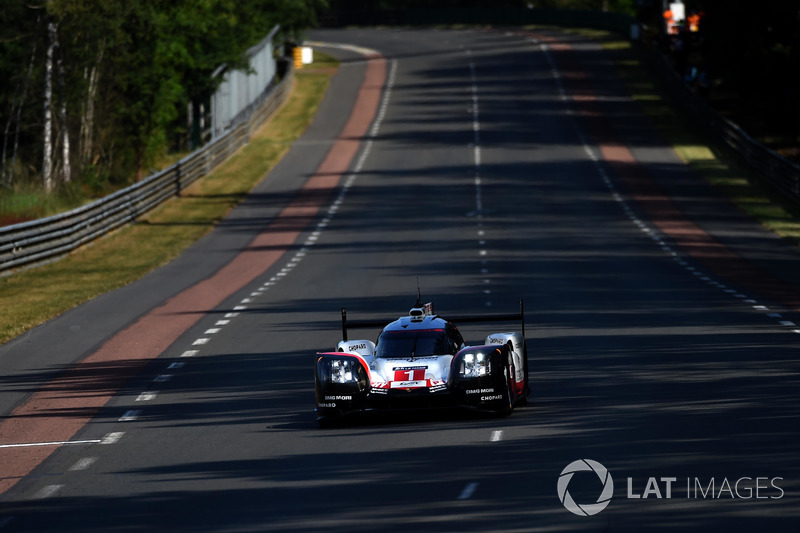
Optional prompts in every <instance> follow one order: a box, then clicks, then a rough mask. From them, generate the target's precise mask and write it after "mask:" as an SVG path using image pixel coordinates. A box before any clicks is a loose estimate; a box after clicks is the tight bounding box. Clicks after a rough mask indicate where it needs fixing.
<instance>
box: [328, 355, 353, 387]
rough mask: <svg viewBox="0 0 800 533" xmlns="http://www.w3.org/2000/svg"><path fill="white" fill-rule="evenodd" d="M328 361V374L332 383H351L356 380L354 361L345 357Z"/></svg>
mask: <svg viewBox="0 0 800 533" xmlns="http://www.w3.org/2000/svg"><path fill="white" fill-rule="evenodd" d="M329 363H330V365H331V366H330V376H331V382H332V383H353V382H355V381H358V374H357V372H356V369H355V362H354V361H350V360H347V359H334V360H333V361H329Z"/></svg>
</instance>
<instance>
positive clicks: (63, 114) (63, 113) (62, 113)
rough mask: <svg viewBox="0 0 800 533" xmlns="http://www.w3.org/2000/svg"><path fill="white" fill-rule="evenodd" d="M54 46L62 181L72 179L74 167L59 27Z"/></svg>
mask: <svg viewBox="0 0 800 533" xmlns="http://www.w3.org/2000/svg"><path fill="white" fill-rule="evenodd" d="M53 48H54V49H55V50H56V52H58V55H57V59H56V70H57V72H58V91H59V92H60V93H61V106H60V108H59V113H58V120H59V121H60V122H61V159H62V161H61V183H69V182H70V181H72V168H71V166H70V163H69V127H68V126H67V85H66V83H65V82H64V61H62V57H63V56H62V53H61V45H60V44H59V42H58V32H57V29H54V30H53Z"/></svg>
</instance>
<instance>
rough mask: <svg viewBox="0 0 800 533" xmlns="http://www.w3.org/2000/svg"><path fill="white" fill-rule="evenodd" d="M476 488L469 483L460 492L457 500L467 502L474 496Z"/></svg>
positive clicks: (476, 485) (474, 484)
mask: <svg viewBox="0 0 800 533" xmlns="http://www.w3.org/2000/svg"><path fill="white" fill-rule="evenodd" d="M477 488H478V484H477V483H469V484H467V486H466V487H464V490H462V491H461V494H459V495H458V499H459V500H469V499H470V498H472V495H473V494H475V489H477Z"/></svg>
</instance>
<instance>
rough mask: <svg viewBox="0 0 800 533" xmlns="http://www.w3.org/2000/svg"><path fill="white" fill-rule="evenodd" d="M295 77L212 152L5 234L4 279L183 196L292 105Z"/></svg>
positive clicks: (245, 114)
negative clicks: (288, 99) (280, 109)
mask: <svg viewBox="0 0 800 533" xmlns="http://www.w3.org/2000/svg"><path fill="white" fill-rule="evenodd" d="M293 75H294V71H293V70H291V67H289V69H288V70H287V73H286V76H284V78H283V79H282V80H281V81H280V83H277V84H268V85H267V87H266V89H265V90H264V91H263V92H262V93H261V94H260V95H258V96H257V98H255V99H254V101H253V102H251V103H250V104H249V105H248V106H246V107H245V108H243V109H241V110H239V112H238V113H237V117H236V119H235V120H234V121H233V123H232V124H231V125H230V127H229V128H228V129H227V131H225V133H223V134H222V135H220V136H219V137H217V138H216V139H214V140H213V141H211V142H210V143H209V144H207V145H206V146H204V147H202V148H200V149H198V150H196V151H194V152H192V153H191V154H190V155H188V156H186V157H185V158H183V159H181V160H180V161H178V162H177V163H176V164H174V165H172V166H171V167H169V168H166V169H164V170H162V171H161V172H158V173H156V174H153V175H151V176H148V177H147V178H145V179H144V180H142V181H140V182H138V183H136V184H135V185H132V186H130V187H127V188H125V189H122V190H120V191H117V192H116V193H114V194H111V195H109V196H106V197H104V198H101V199H99V200H96V201H94V202H92V203H90V204H87V205H85V206H83V207H80V208H78V209H74V210H72V211H69V212H66V213H62V214H60V215H55V216H52V217H47V218H43V219H39V220H32V221H30V222H23V223H21V224H15V225H13V226H7V227H4V228H0V275H3V274H8V273H10V272H11V271H13V270H15V269H20V268H28V267H32V266H36V265H40V264H43V263H47V262H50V261H54V260H56V259H58V258H59V257H62V256H64V255H66V254H67V253H69V252H70V251H72V250H74V249H76V248H77V247H79V246H81V245H83V244H85V243H87V242H89V241H91V240H93V239H96V238H97V237H100V236H101V235H103V234H105V233H108V232H109V231H111V230H113V229H115V228H118V227H119V226H122V225H123V224H127V223H129V222H132V221H134V220H135V219H136V218H137V217H139V216H140V215H142V214H144V213H146V212H147V211H149V210H150V209H152V208H154V207H156V206H157V205H159V204H160V203H162V202H163V201H165V200H167V199H168V198H170V197H172V196H176V195H180V192H181V191H182V190H183V189H185V188H186V187H187V186H188V185H189V184H191V183H192V182H194V181H195V180H197V179H198V178H201V177H202V176H205V175H206V174H208V173H209V172H210V171H211V170H212V169H214V168H215V167H216V166H217V165H219V164H220V163H221V162H223V161H224V160H225V159H227V158H228V157H229V156H230V155H231V154H233V153H234V152H235V151H236V150H238V149H239V148H240V147H242V146H244V145H245V144H247V142H248V141H249V140H250V135H251V133H252V132H253V131H254V130H255V129H256V128H258V126H260V125H261V124H262V123H264V121H265V120H266V119H267V118H268V117H269V116H270V115H271V114H272V113H273V112H274V111H275V109H277V108H278V107H279V106H280V105H281V103H283V101H284V100H285V99H286V96H287V95H288V93H289V88H290V87H291V83H292V78H293Z"/></svg>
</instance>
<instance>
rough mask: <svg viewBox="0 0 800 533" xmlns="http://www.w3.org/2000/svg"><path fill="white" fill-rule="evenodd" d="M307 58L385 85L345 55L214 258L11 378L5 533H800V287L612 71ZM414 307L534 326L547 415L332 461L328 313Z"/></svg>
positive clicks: (44, 351)
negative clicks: (335, 158)
mask: <svg viewBox="0 0 800 533" xmlns="http://www.w3.org/2000/svg"><path fill="white" fill-rule="evenodd" d="M312 38H313V39H314V40H317V41H323V42H328V43H336V42H338V43H347V44H355V45H359V46H363V47H368V48H371V49H374V50H377V51H379V52H380V53H381V54H382V56H383V57H382V58H373V59H371V60H370V61H369V62H368V61H365V59H364V56H362V55H361V54H360V53H358V52H354V51H348V50H341V49H331V50H330V51H331V52H332V53H336V54H337V55H339V56H340V57H341V58H342V60H343V64H342V67H341V68H340V71H339V73H338V74H337V75H336V76H335V77H334V78H333V82H332V85H331V88H330V89H329V92H328V94H327V95H326V98H325V100H324V102H323V104H322V106H321V108H320V110H319V113H318V116H317V118H316V120H315V122H314V124H313V125H312V126H311V127H310V128H309V130H308V131H307V132H306V134H305V135H304V136H303V138H302V139H301V140H300V141H298V142H297V143H296V145H295V146H293V147H292V149H291V150H290V152H289V153H288V154H287V156H286V157H285V158H284V160H283V161H282V162H281V164H280V165H279V166H278V167H276V168H275V170H274V171H273V172H271V173H270V174H269V175H268V176H267V177H266V178H265V180H264V182H263V183H262V184H261V185H259V187H258V188H257V189H256V190H255V191H254V193H253V194H252V195H251V197H249V198H248V200H247V201H246V202H245V203H244V204H243V205H242V206H241V207H240V208H237V209H236V210H235V211H234V212H233V213H232V214H231V216H230V217H229V218H228V219H227V220H226V221H224V222H223V223H222V224H221V225H220V227H219V228H218V229H217V230H216V231H214V232H213V233H212V234H211V235H209V236H208V237H207V238H205V239H203V240H202V241H200V242H198V243H197V244H196V245H195V246H194V247H192V248H191V249H190V250H188V251H187V252H186V253H185V254H184V255H182V256H181V257H180V258H178V259H176V260H175V261H173V262H172V263H171V264H169V265H167V266H166V267H164V268H161V269H159V270H158V271H156V272H154V273H152V274H151V275H149V276H147V277H146V278H145V279H143V280H141V281H140V282H137V283H135V284H132V285H131V286H129V287H126V288H124V289H121V290H118V291H115V292H113V293H109V294H107V295H105V296H102V297H100V298H97V299H96V300H94V301H92V302H90V303H88V304H86V305H84V306H81V307H79V308H77V309H75V310H73V311H71V312H69V313H66V314H65V315H63V316H61V317H59V318H58V319H55V320H53V321H51V322H50V323H48V324H45V325H43V326H42V327H39V328H37V329H35V330H34V331H31V332H30V333H29V334H26V335H24V336H23V337H21V338H19V339H16V340H14V341H12V342H10V343H8V344H6V345H4V346H2V347H0V383H1V384H2V387H0V413H2V415H3V419H2V420H0V490H2V491H3V492H2V494H0V532H2V533H5V532H7V531H141V530H157V531H218V530H225V531H289V530H291V531H298V532H305V531H308V532H315V531H322V530H325V531H372V530H388V531H399V530H407V529H409V528H414V529H415V530H419V531H652V530H655V531H659V530H660V531H675V530H682V531H722V530H724V531H796V530H797V523H799V522H800V502H798V495H799V494H800V468H798V466H799V465H798V450H800V439H798V436H799V435H800V423H799V419H798V415H800V402H798V399H800V393H798V390H800V389H798V384H799V383H798V382H799V381H800V380H799V379H798V376H800V373H799V371H800V364H798V361H797V354H798V350H797V344H798V341H800V336H798V333H797V331H796V330H798V329H800V326H796V325H795V323H798V324H800V316H798V310H797V308H798V305H797V302H798V301H800V300H798V298H797V291H798V286H800V284H798V279H797V277H798V274H797V273H795V271H796V270H797V269H796V265H797V264H798V263H797V261H798V259H800V256H798V254H797V252H796V251H795V250H794V249H792V248H790V247H788V246H785V245H784V244H783V243H782V242H781V241H780V240H779V239H777V238H775V237H773V236H772V235H770V234H769V233H767V232H765V231H764V230H762V229H761V228H760V227H759V226H758V225H757V224H755V223H754V222H752V221H751V220H748V219H747V218H746V217H744V216H743V215H742V214H741V213H739V212H738V211H736V210H735V209H733V208H732V207H731V206H730V205H728V204H727V202H726V201H725V200H722V199H721V198H720V197H719V196H718V195H717V194H716V193H715V191H713V190H712V189H710V188H709V187H708V186H706V185H704V184H703V183H702V182H701V181H700V180H699V179H698V178H697V177H696V176H694V175H693V174H692V173H691V171H690V170H689V169H688V168H687V167H685V166H684V165H683V164H681V162H680V161H679V160H678V159H677V157H676V156H675V154H674V153H673V152H672V151H671V150H670V149H669V148H668V147H666V146H665V144H664V143H663V141H661V140H660V139H659V137H658V136H657V135H656V134H655V133H654V130H653V128H652V125H651V124H649V123H648V122H647V120H645V119H644V118H642V116H641V115H640V114H639V112H638V110H637V109H636V107H635V106H634V105H633V104H632V103H631V101H630V99H629V97H628V96H627V94H626V93H625V91H624V89H623V87H622V86H621V85H620V83H619V80H618V79H616V77H615V74H614V72H613V69H612V68H611V67H610V65H609V64H608V63H607V62H606V60H605V58H604V55H603V53H602V51H601V50H600V49H599V48H598V47H597V46H596V45H594V44H592V43H590V42H585V41H583V40H581V39H579V38H575V37H566V36H564V35H558V34H549V33H538V34H536V35H532V34H522V33H514V34H511V33H509V34H505V33H503V32H488V31H433V30H388V29H383V30H347V31H318V32H314V33H313V35H312ZM376 69H377V70H376ZM367 76H368V77H367ZM376 95H377V96H376ZM359 97H363V98H367V99H370V98H371V100H358V101H359V102H361V103H360V104H359V106H357V107H359V108H360V109H357V110H356V115H359V116H361V121H362V122H363V120H364V118H363V117H364V116H365V115H364V114H365V113H366V116H371V118H369V120H371V121H372V122H371V124H370V125H369V127H365V126H364V124H360V126H358V127H356V128H355V129H349V128H351V127H353V122H351V121H350V119H351V111H352V110H353V107H354V104H355V102H357V98H359ZM364 102H367V104H364ZM373 107H374V109H372V108H373ZM370 109H372V111H373V112H374V115H370V114H369V111H370ZM353 116H355V115H353ZM359 128H361V129H359ZM361 130H363V131H361ZM358 131H361V133H358ZM354 132H355V133H354ZM356 141H357V142H358V144H355V143H356ZM334 143H338V144H334ZM332 147H335V149H334V150H333V152H335V153H337V154H341V153H343V152H348V151H349V152H348V153H351V155H352V156H353V157H352V160H350V161H349V163H348V165H349V171H348V172H341V168H340V166H341V164H342V162H341V161H339V162H337V163H331V162H330V161H329V159H328V156H329V152H330V151H331V149H332ZM326 161H328V163H326ZM326 164H327V165H329V166H326ZM309 184H317V185H318V186H315V187H316V188H314V189H302V190H301V188H302V187H304V186H309ZM298 202H299V203H298ZM287 208H293V209H295V210H289V211H287V210H286V209H287ZM276 235H281V236H282V237H281V238H280V239H279V238H277V237H276ZM288 236H291V237H292V241H291V242H287V239H288V238H289V237H288ZM242 257H245V258H250V262H249V263H248V262H247V261H246V260H243V259H242ZM273 260H274V261H273ZM239 261H245V264H247V265H249V266H248V267H247V268H242V269H234V268H233V267H231V265H232V264H241V263H238V262H239ZM253 265H260V267H258V266H253ZM221 273H223V274H225V276H224V277H225V279H222V278H221V276H222V274H221ZM418 279H419V285H420V288H421V290H422V292H423V295H424V298H425V299H426V300H432V301H433V302H434V303H435V306H436V309H437V311H438V312H440V313H442V314H443V315H445V316H446V315H447V314H448V313H452V314H464V313H467V312H469V313H476V312H513V311H515V310H516V306H517V302H518V299H519V298H520V297H524V298H525V302H526V322H527V326H528V330H527V333H528V350H529V363H530V370H531V376H532V389H533V393H532V395H531V402H530V405H529V406H527V407H524V408H520V409H518V410H517V411H515V412H514V413H513V414H512V415H511V416H509V417H506V418H491V417H479V416H473V415H469V414H451V413H433V414H416V415H402V416H393V417H387V418H379V417H370V418H366V419H363V420H358V421H356V422H354V423H352V424H348V425H343V426H340V427H335V428H332V429H319V428H318V427H317V424H316V423H315V422H314V419H313V407H314V393H313V372H312V367H313V354H314V353H315V352H316V351H326V350H330V349H332V348H333V347H334V346H335V344H336V342H338V340H340V339H339V337H340V331H339V321H338V320H339V310H340V308H341V307H342V306H346V307H347V309H348V315H349V316H351V317H353V318H373V317H375V316H379V317H383V316H392V315H395V314H398V313H404V312H405V311H406V310H407V309H408V308H409V307H410V306H411V305H412V304H413V302H414V299H415V296H416V290H417V280H418ZM209 280H211V282H210V281H209ZM198 287H201V288H202V290H199V289H198ZM185 294H192V295H194V296H193V297H192V298H191V299H187V300H183V299H182V298H184V297H182V296H181V295H185ZM176 302H177V303H176ZM179 302H183V303H182V304H181V305H178V303H179ZM170 306H173V307H170ZM176 306H177V307H176ZM158 310H160V311H158ZM153 313H156V314H155V315H154V314H153ZM148 317H150V318H149V319H148ZM154 317H155V318H154ZM147 320H150V321H149V322H148V321H147ZM137 324H138V326H137ZM142 324H145V325H147V326H148V327H149V328H151V329H150V330H144V331H141V330H140V329H137V328H141V327H142ZM496 327H497V326H491V325H490V326H480V325H469V326H468V327H466V326H465V327H462V332H463V333H464V334H465V338H466V339H468V340H469V341H473V342H477V341H479V340H480V339H481V338H482V337H483V335H485V334H486V333H488V332H490V331H492V330H494V328H496ZM501 329H502V328H501ZM132 331H133V332H134V333H135V335H133V338H132V339H131V338H130V337H125V335H126V334H127V335H131V332H132ZM126 332H127V333H126ZM165 332H166V333H165ZM375 333H376V332H374V331H366V332H364V334H363V336H364V337H365V338H373V337H374V336H375ZM120 339H122V340H124V341H125V343H123V344H122V347H121V348H120V347H118V348H116V350H117V352H118V353H116V354H115V356H114V357H108V358H105V359H99V360H92V359H91V357H93V356H96V355H95V354H98V353H102V352H103V350H108V349H109V348H108V347H109V346H114V343H115V342H116V343H119V342H120ZM162 344H163V346H162ZM117 346H119V345H117ZM126 346H130V350H127V349H126ZM81 362H82V363H81ZM43 390H44V392H43ZM45 400H47V401H45ZM37 401H42V402H44V403H41V404H37V403H36V402H37ZM50 401H52V402H54V403H47V402H50ZM26 428H27V429H26ZM31 428H33V429H31ZM25 431H29V434H26V433H25ZM65 435H66V436H65ZM61 440H63V441H66V442H68V443H62V444H47V445H43V444H44V443H47V442H61ZM21 444H42V445H41V446H25V447H22V446H20V445H21ZM582 459H591V460H593V461H597V462H599V463H601V464H602V465H604V466H605V468H607V470H608V472H609V474H610V476H611V479H613V483H614V488H613V491H612V492H611V493H610V494H612V495H613V496H612V498H611V500H610V501H609V502H608V505H607V507H605V508H604V509H603V510H602V511H601V512H599V513H598V514H595V515H593V516H576V515H574V514H572V513H571V512H569V511H568V510H567V509H566V508H565V506H564V505H562V502H561V501H560V498H559V496H560V494H559V490H558V485H559V479H561V480H562V488H565V487H567V488H568V494H569V497H568V498H567V501H568V502H569V498H572V500H573V501H575V502H576V503H577V504H578V505H581V506H583V507H584V509H591V507H586V506H587V505H591V504H595V503H596V502H597V500H598V497H599V495H600V494H601V491H602V489H603V484H602V482H601V481H600V479H599V478H598V476H596V475H595V474H593V473H591V472H589V471H585V470H584V471H576V473H574V475H573V476H572V477H569V472H570V471H571V470H570V469H568V465H570V464H572V463H573V462H574V461H580V460H582ZM580 464H582V465H586V464H587V463H579V465H580ZM25 465H30V466H29V468H28V467H27V466H25ZM573 470H574V468H573ZM562 472H564V474H563V475H562ZM671 480H672V481H671ZM567 481H568V482H569V483H566V482H567ZM737 482H738V484H737ZM687 483H688V485H687ZM712 483H713V485H712ZM668 489H669V497H667V490H668ZM561 496H562V497H563V496H565V494H564V492H563V491H561ZM637 496H638V497H637ZM659 496H660V497H659Z"/></svg>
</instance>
